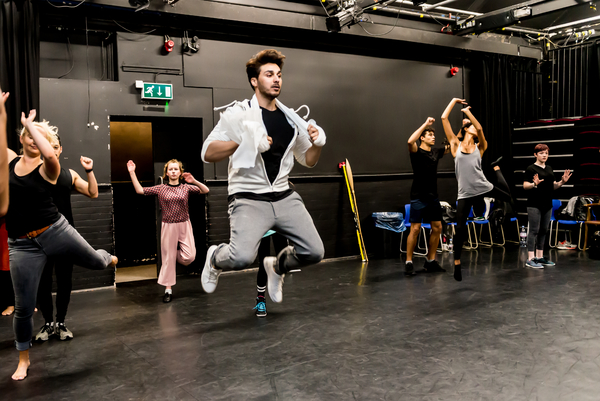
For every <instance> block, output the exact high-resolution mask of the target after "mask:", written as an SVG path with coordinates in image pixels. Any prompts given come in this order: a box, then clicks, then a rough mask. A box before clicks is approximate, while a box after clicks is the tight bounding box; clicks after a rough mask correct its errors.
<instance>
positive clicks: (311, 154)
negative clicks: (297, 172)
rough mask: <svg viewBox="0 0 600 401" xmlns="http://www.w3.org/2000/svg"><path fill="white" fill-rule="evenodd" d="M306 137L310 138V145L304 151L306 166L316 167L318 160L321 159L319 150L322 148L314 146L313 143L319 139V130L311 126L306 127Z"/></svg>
mask: <svg viewBox="0 0 600 401" xmlns="http://www.w3.org/2000/svg"><path fill="white" fill-rule="evenodd" d="M307 131H308V135H309V136H310V140H311V142H312V145H311V147H310V148H308V150H307V151H306V164H307V166H309V167H314V166H316V164H317V162H318V161H319V158H320V157H321V150H322V149H323V147H321V146H317V145H315V143H314V142H315V141H316V140H317V139H318V138H319V130H318V129H317V128H316V127H313V126H312V125H311V124H309V125H308V128H307Z"/></svg>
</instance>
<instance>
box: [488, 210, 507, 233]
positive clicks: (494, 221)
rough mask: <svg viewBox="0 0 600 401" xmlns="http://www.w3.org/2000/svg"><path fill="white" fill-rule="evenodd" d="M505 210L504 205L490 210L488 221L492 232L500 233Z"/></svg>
mask: <svg viewBox="0 0 600 401" xmlns="http://www.w3.org/2000/svg"><path fill="white" fill-rule="evenodd" d="M504 218H505V211H504V208H503V207H494V209H493V210H492V211H491V212H490V215H489V216H488V221H489V222H490V225H491V229H492V234H494V235H497V234H500V227H502V224H503V223H504Z"/></svg>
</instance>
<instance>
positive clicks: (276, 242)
mask: <svg viewBox="0 0 600 401" xmlns="http://www.w3.org/2000/svg"><path fill="white" fill-rule="evenodd" d="M271 239H273V247H274V248H275V255H278V254H279V252H281V251H282V250H283V248H285V247H286V246H288V240H287V238H286V237H284V236H283V235H281V234H278V233H275V234H273V235H269V236H268V237H264V238H263V239H262V240H261V241H260V245H259V246H258V274H257V275H256V285H257V286H258V287H266V285H267V272H266V271H265V266H264V264H263V260H264V259H265V258H266V257H267V256H271Z"/></svg>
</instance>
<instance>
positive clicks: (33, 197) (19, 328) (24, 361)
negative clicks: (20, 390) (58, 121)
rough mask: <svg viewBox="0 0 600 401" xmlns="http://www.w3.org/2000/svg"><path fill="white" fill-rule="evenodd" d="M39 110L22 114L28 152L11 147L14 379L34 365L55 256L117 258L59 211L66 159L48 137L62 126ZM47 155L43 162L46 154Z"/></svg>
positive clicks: (87, 263)
mask: <svg viewBox="0 0 600 401" xmlns="http://www.w3.org/2000/svg"><path fill="white" fill-rule="evenodd" d="M35 115H36V112H35V110H31V111H30V112H29V117H27V118H26V117H25V114H24V113H22V115H21V123H22V124H23V126H24V128H23V130H22V131H21V144H22V146H23V155H22V156H17V154H16V153H15V152H13V151H12V150H10V149H8V161H9V163H8V171H9V191H10V192H9V200H10V202H9V207H8V213H7V214H6V230H7V231H8V247H9V254H10V271H11V276H12V282H13V287H14V290H15V314H14V315H15V317H14V324H13V327H14V332H15V337H16V341H15V344H16V347H17V350H18V351H19V365H18V367H17V370H16V371H15V373H14V374H13V376H12V378H13V380H23V379H25V377H27V370H28V369H29V365H30V362H29V348H30V347H31V338H32V336H33V318H32V317H33V311H34V309H35V301H36V295H37V291H38V286H39V282H40V278H41V276H42V272H43V270H44V266H45V264H46V261H47V259H48V258H49V257H56V256H65V257H69V258H71V259H72V260H73V262H74V263H76V264H77V265H79V266H84V267H88V268H91V269H98V270H100V269H105V268H107V267H111V266H112V267H114V266H115V265H116V264H117V258H116V257H115V256H112V255H110V254H109V253H108V252H106V251H105V250H102V249H100V250H97V251H96V250H94V249H93V248H92V247H91V246H90V245H89V244H88V243H87V242H86V241H85V239H83V237H82V236H81V235H80V234H79V233H78V232H77V230H75V229H74V228H73V227H72V226H71V225H70V224H69V222H68V221H67V219H65V217H64V216H63V215H61V214H60V213H59V212H58V209H57V208H56V205H55V204H54V203H53V200H52V195H51V192H50V187H51V185H54V184H56V181H57V179H58V176H59V174H60V170H61V167H60V163H59V160H58V158H57V157H56V155H55V154H54V149H52V146H51V145H50V143H49V142H48V139H47V136H48V135H49V132H54V133H56V131H57V128H56V127H52V126H51V125H50V124H49V123H48V122H47V121H44V122H41V123H39V122H37V123H36V122H34V121H33V120H34V119H35ZM42 155H43V156H44V160H43V161H42V158H41V156H42Z"/></svg>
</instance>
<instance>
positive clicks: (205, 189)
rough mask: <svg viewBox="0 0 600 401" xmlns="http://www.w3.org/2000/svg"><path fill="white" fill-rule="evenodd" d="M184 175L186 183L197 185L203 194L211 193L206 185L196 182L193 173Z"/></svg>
mask: <svg viewBox="0 0 600 401" xmlns="http://www.w3.org/2000/svg"><path fill="white" fill-rule="evenodd" d="M182 175H183V179H184V180H185V182H187V183H188V184H192V185H195V186H197V187H198V188H200V193H201V194H207V193H208V192H209V191H210V190H209V189H208V187H207V186H206V185H204V184H203V183H201V182H200V181H198V180H196V179H195V178H194V176H193V175H192V173H183V174H182Z"/></svg>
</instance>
